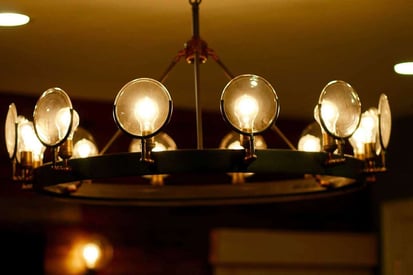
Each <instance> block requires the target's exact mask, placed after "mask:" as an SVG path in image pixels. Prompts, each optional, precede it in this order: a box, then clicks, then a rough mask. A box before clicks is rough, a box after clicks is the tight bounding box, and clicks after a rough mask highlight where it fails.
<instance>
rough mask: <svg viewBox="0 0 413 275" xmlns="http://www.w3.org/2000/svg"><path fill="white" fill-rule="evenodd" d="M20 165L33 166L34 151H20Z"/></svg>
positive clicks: (24, 166)
mask: <svg viewBox="0 0 413 275" xmlns="http://www.w3.org/2000/svg"><path fill="white" fill-rule="evenodd" d="M20 165H21V167H23V168H32V167H33V152H32V151H22V152H20Z"/></svg>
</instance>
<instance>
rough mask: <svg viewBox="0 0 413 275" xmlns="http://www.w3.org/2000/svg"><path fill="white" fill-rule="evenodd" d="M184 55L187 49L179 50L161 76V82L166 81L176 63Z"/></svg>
mask: <svg viewBox="0 0 413 275" xmlns="http://www.w3.org/2000/svg"><path fill="white" fill-rule="evenodd" d="M184 55H185V50H181V51H179V52H178V54H177V55H176V56H175V57H174V59H173V60H172V61H171V63H170V64H169V66H168V67H167V68H166V70H165V71H164V73H163V74H162V75H161V77H160V78H159V82H161V83H164V82H165V80H166V78H167V77H168V75H169V73H170V72H171V70H172V69H173V68H174V67H175V65H176V64H177V63H178V62H179V61H180V60H181V58H182V56H184Z"/></svg>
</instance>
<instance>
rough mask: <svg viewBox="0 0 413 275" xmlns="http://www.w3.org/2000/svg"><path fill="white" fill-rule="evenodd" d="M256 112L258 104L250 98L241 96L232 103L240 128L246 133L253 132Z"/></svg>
mask: <svg viewBox="0 0 413 275" xmlns="http://www.w3.org/2000/svg"><path fill="white" fill-rule="evenodd" d="M258 111H259V107H258V102H257V100H255V98H254V97H252V96H249V95H242V96H240V97H239V98H238V99H237V100H236V101H235V103H234V113H235V115H236V117H237V118H238V120H239V123H240V125H241V127H240V128H241V129H244V130H246V131H248V132H252V130H253V127H254V121H255V118H256V117H257V114H258Z"/></svg>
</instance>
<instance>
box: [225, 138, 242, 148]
mask: <svg viewBox="0 0 413 275" xmlns="http://www.w3.org/2000/svg"><path fill="white" fill-rule="evenodd" d="M228 149H232V150H239V149H244V147H243V146H242V145H241V144H240V142H239V140H236V141H234V142H231V143H230V144H229V145H228Z"/></svg>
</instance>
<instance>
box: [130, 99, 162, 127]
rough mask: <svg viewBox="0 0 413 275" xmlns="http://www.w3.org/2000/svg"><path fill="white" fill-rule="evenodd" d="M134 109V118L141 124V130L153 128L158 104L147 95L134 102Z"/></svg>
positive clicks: (157, 112)
mask: <svg viewBox="0 0 413 275" xmlns="http://www.w3.org/2000/svg"><path fill="white" fill-rule="evenodd" d="M134 111H135V118H136V119H137V120H138V121H139V123H140V124H141V128H142V131H143V132H152V131H153V128H154V126H153V123H154V121H155V120H156V118H157V117H158V114H159V110H158V104H156V102H155V101H154V100H152V99H150V98H149V97H145V98H143V99H142V100H139V101H138V102H136V105H135V110H134Z"/></svg>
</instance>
